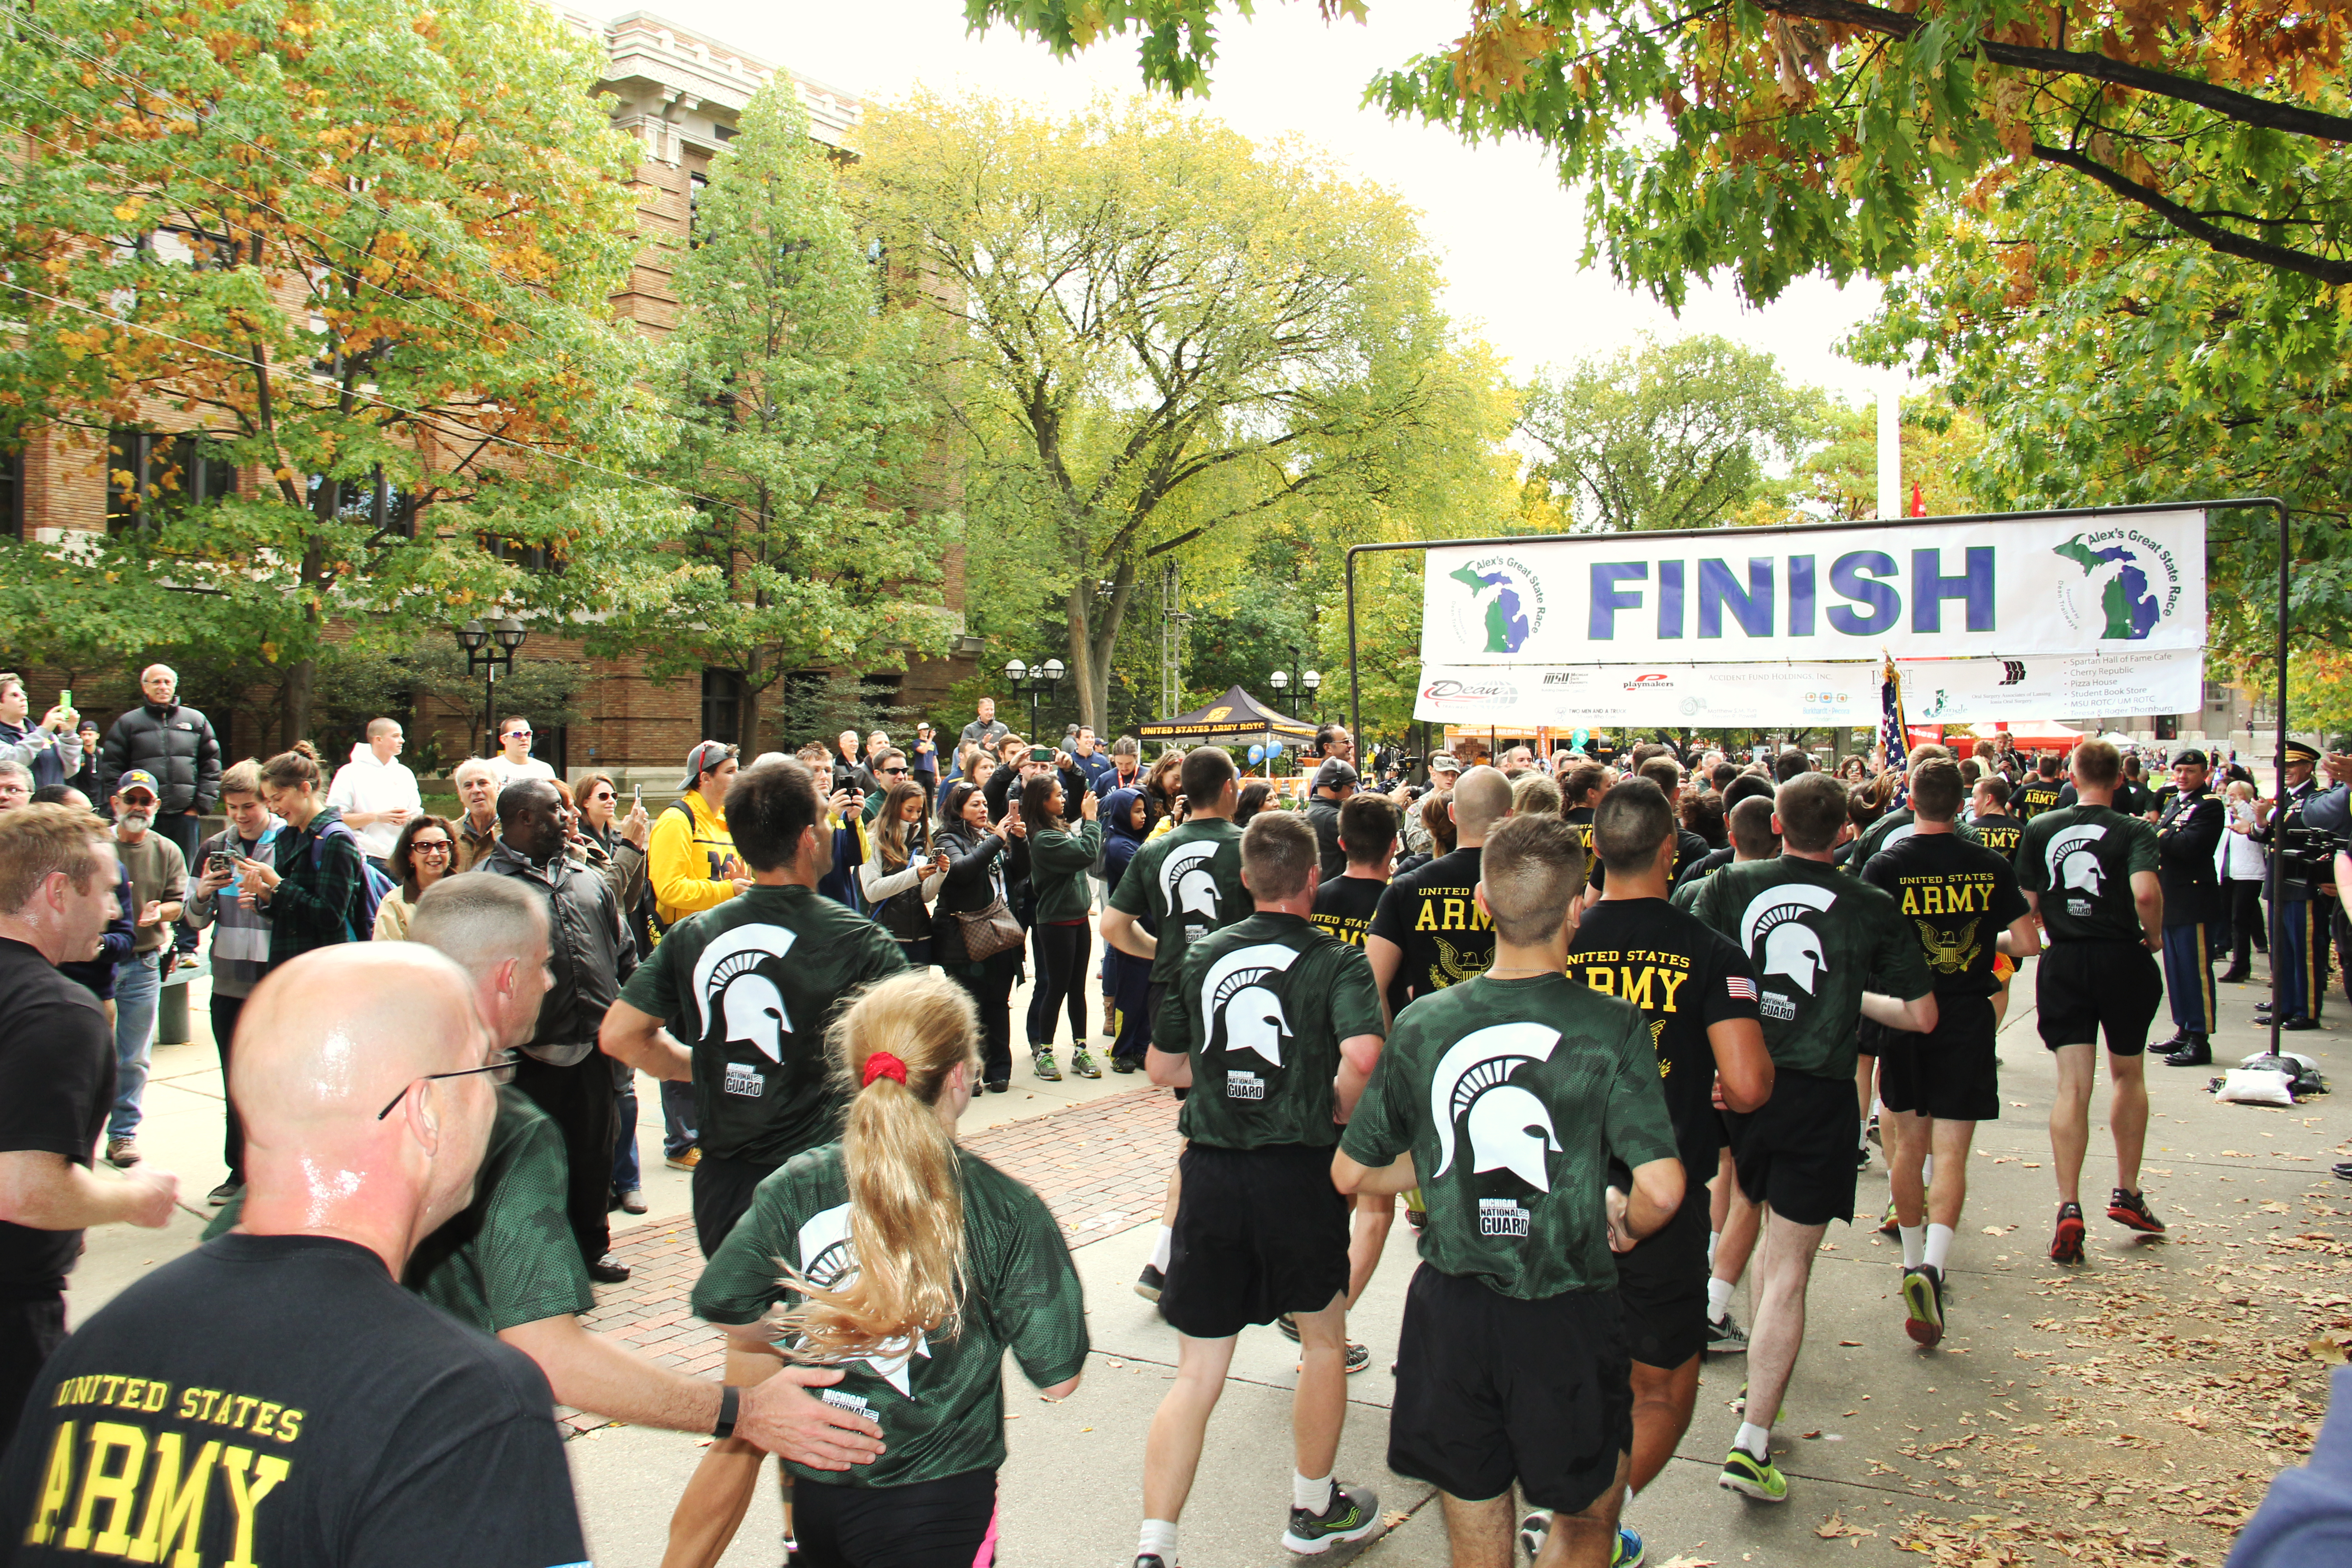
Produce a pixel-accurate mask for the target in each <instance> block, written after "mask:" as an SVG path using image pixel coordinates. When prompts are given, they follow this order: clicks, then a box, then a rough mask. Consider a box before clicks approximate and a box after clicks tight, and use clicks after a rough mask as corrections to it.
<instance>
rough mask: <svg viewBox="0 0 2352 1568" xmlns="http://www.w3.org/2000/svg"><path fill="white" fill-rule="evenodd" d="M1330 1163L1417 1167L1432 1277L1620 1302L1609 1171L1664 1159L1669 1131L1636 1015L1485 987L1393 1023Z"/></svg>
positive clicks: (1453, 992) (1473, 985)
mask: <svg viewBox="0 0 2352 1568" xmlns="http://www.w3.org/2000/svg"><path fill="white" fill-rule="evenodd" d="M1339 1148H1340V1150H1341V1152H1344V1153H1346V1154H1347V1156H1348V1157H1349V1159H1351V1160H1354V1161H1355V1162H1356V1163H1359V1164H1362V1165H1371V1166H1380V1165H1386V1164H1388V1163H1391V1162H1392V1161H1393V1160H1395V1159H1396V1157H1397V1156H1398V1155H1400V1154H1403V1153H1408V1152H1409V1153H1411V1154H1412V1166H1413V1172H1414V1173H1415V1174H1416V1175H1417V1176H1419V1177H1420V1180H1421V1195H1422V1200H1423V1203H1425V1204H1426V1205H1428V1223H1427V1224H1426V1225H1424V1226H1423V1227H1422V1232H1421V1256H1422V1258H1423V1259H1424V1260H1425V1261H1426V1262H1427V1263H1428V1264H1429V1265H1430V1267H1431V1268H1436V1269H1438V1270H1440V1271H1441V1272H1444V1273H1446V1274H1453V1275H1458V1276H1461V1277H1463V1278H1465V1279H1476V1280H1478V1281H1479V1282H1481V1283H1482V1284H1484V1285H1486V1287H1487V1288H1488V1289H1493V1290H1495V1291H1496V1292H1498V1293H1500V1294H1502V1295H1505V1296H1512V1297H1517V1298H1518V1299H1520V1300H1542V1299H1543V1298H1545V1297H1549V1296H1558V1295H1561V1294H1564V1293H1566V1292H1568V1291H1570V1290H1613V1289H1616V1288H1617V1264H1616V1260H1615V1258H1614V1255H1613V1254H1612V1253H1611V1252H1610V1250H1609V1223H1608V1216H1607V1214H1606V1211H1605V1210H1604V1208H1603V1198H1602V1193H1603V1190H1604V1189H1605V1188H1606V1186H1607V1184H1608V1173H1609V1160H1610V1157H1611V1156H1612V1155H1614V1156H1615V1157H1616V1158H1618V1159H1620V1160H1622V1161H1623V1162H1624V1163H1626V1164H1628V1165H1643V1164H1647V1163H1649V1162H1651V1161H1653V1160H1665V1159H1672V1158H1673V1157H1674V1156H1675V1130H1674V1126H1673V1124H1672V1122H1671V1121H1669V1120H1668V1118H1667V1114H1666V1097H1665V1094H1664V1091H1663V1090H1662V1089H1660V1088H1659V1087H1658V1058H1657V1053H1656V1052H1655V1051H1654V1050H1653V1049H1652V1048H1651V1046H1650V1026H1649V1025H1648V1024H1647V1023H1646V1022H1644V1021H1643V1017H1642V1014H1641V1011H1640V1010H1639V1009H1638V1008H1635V1007H1632V1006H1629V1005H1626V1004H1625V1003H1622V1002H1620V1001H1617V1000H1615V999H1613V998H1612V997H1608V996H1603V995H1601V994H1599V993H1598V992H1594V991H1590V990H1587V989H1586V988H1585V987H1584V986H1582V985H1580V984H1577V983H1576V982H1575V981H1573V980H1570V979H1569V978H1568V977H1567V976H1566V975H1562V974H1539V975H1536V976H1534V977H1532V978H1530V979H1525V980H1494V979H1489V978H1487V977H1486V976H1483V975H1482V976H1480V977H1478V978H1476V979H1475V980H1466V981H1464V982H1463V983H1462V984H1459V985H1450V986H1448V987H1446V988H1445V989H1444V990H1443V991H1439V992H1437V993H1435V994H1433V995H1429V996H1424V997H1422V998H1421V999H1420V1000H1418V1001H1416V1002H1414V1003H1413V1004H1412V1005H1411V1006H1410V1007H1407V1008H1406V1009H1405V1010H1404V1011H1403V1013H1402V1014H1401V1015H1399V1016H1398V1017H1397V1020H1396V1026H1395V1032H1394V1033H1392V1034H1391V1036H1390V1037H1389V1040H1388V1045H1387V1047H1386V1048H1385V1049H1383V1050H1382V1051H1381V1061H1380V1066H1379V1067H1377V1068H1374V1069H1373V1070H1372V1081H1371V1083H1370V1086H1368V1087H1367V1088H1366V1089H1365V1090H1364V1097H1363V1099H1362V1100H1360V1101H1358V1102H1357V1105H1356V1114H1355V1116H1354V1118H1353V1119H1352V1120H1350V1121H1349V1123H1348V1128H1347V1131H1346V1132H1345V1133H1344V1134H1343V1135H1342V1136H1341V1138H1340V1140H1339Z"/></svg>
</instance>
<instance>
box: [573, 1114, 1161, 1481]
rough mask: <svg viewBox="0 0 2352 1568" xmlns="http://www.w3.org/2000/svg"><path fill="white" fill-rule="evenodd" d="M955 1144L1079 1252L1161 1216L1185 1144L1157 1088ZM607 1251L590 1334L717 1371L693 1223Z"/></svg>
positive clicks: (717, 1350) (718, 1352) (668, 1226)
mask: <svg viewBox="0 0 2352 1568" xmlns="http://www.w3.org/2000/svg"><path fill="white" fill-rule="evenodd" d="M961 1142H962V1144H963V1146H964V1147H965V1148H967V1149H969V1150H971V1152H973V1153H975V1154H978V1155H980V1156H981V1157H982V1159H985V1160H987V1161H988V1162H989V1163H992V1164H993V1165H995V1166H996V1167H997V1168H998V1169H999V1170H1001V1171H1003V1172H1004V1173H1006V1174H1008V1175H1011V1176H1016V1177H1018V1178H1019V1179H1021V1180H1022V1181H1024V1182H1026V1183H1028V1184H1030V1185H1031V1186H1032V1187H1034V1188H1035V1189H1036V1190H1037V1194H1038V1196H1040V1197H1042V1198H1044V1199H1045V1206H1046V1207H1048V1208H1050V1209H1051V1210H1053V1212H1054V1217H1055V1219H1056V1220H1058V1221H1060V1222H1061V1226H1062V1234H1063V1235H1064V1236H1065V1237H1067V1238H1068V1239H1069V1241H1070V1242H1071V1244H1072V1245H1074V1246H1076V1245H1083V1244H1084V1243H1086V1242H1089V1241H1098V1240H1100V1239H1101V1238H1102V1237H1106V1236H1111V1235H1114V1234H1116V1233H1117V1232H1118V1231H1122V1230H1125V1229H1126V1228H1127V1227H1128V1226H1133V1225H1140V1224H1142V1223H1143V1222H1144V1221H1146V1220H1150V1219H1157V1218H1158V1217H1159V1215H1160V1202H1161V1200H1162V1199H1163V1198H1164V1197H1165V1196H1166V1194H1167V1190H1168V1172H1169V1170H1170V1168H1171V1166H1172V1165H1173V1164H1174V1163H1175V1160H1176V1153H1177V1150H1178V1149H1179V1147H1180V1146H1181V1140H1179V1139H1178V1137H1177V1136H1176V1097H1175V1096H1174V1095H1172V1094H1171V1093H1170V1092H1169V1091H1168V1090H1166V1089H1135V1090H1131V1091H1130V1092H1129V1093H1126V1094H1111V1095H1105V1096H1104V1097H1102V1098H1101V1099H1099V1100H1088V1101H1087V1102H1086V1103H1085V1104H1083V1105H1073V1106H1069V1107H1067V1108H1066V1109H1064V1110H1053V1111H1048V1112H1046V1113H1045V1115H1043V1116H1032V1117H1027V1118H1024V1119H1023V1120H1021V1121H1007V1122H1003V1123H1001V1124H1000V1125H998V1126H995V1127H991V1128H988V1129H986V1130H984V1131H979V1132H974V1133H972V1134H971V1135H970V1136H968V1137H966V1138H964V1139H962V1140H961ZM613 1251H614V1255H615V1257H616V1258H618V1260H619V1261H621V1262H623V1263H625V1264H627V1265H628V1266H629V1270H630V1272H629V1278H628V1279H626V1280H625V1281H623V1282H622V1283H621V1284H618V1285H604V1286H599V1287H598V1288H597V1290H596V1310H594V1311H593V1312H591V1313H589V1314H588V1316H587V1317H586V1319H584V1320H583V1321H585V1323H586V1324H587V1326H588V1327H589V1328H590V1329H592V1330H593V1331H596V1332H598V1333H604V1334H610V1335H612V1336H614V1338H616V1339H618V1340H619V1341H620V1342H622V1343H623V1344H625V1345H627V1346H628V1347H629V1348H630V1349H632V1350H634V1351H636V1352H638V1353H639V1354H641V1355H644V1356H646V1358H647V1359H648V1360H651V1361H653V1362H655V1363H658V1364H660V1365H662V1366H673V1367H676V1368H677V1370H678V1371H680V1372H683V1373H689V1374H691V1375H694V1376H698V1377H699V1376H706V1375H709V1374H710V1373H716V1372H717V1371H718V1370H719V1365H720V1363H722V1362H724V1361H725V1359H726V1346H725V1340H724V1336H722V1335H721V1334H720V1332H719V1331H718V1330H717V1329H714V1328H712V1327H710V1326H709V1324H707V1323H704V1322H702V1321H699V1320H698V1319H697V1318H696V1317H695V1316H694V1314H693V1312H692V1311H691V1310H689V1309H688V1306H687V1294H688V1291H690V1290H691V1289H693V1288H694V1281H695V1279H696V1278H697V1277H698V1276H699V1275H700V1274H701V1272H702V1253H701V1251H700V1249H699V1248H698V1247H696V1245H695V1240H694V1225H693V1222H692V1221H691V1220H690V1219H688V1217H687V1216H685V1215H678V1216H677V1217H676V1218H674V1219H664V1220H656V1221H654V1222H652V1223H650V1224H646V1225H640V1226H631V1227H630V1228H629V1229H627V1230H619V1231H614V1233H613ZM559 1415H560V1419H561V1424H562V1426H563V1428H564V1430H565V1434H566V1435H567V1436H577V1435H578V1434H580V1433H582V1432H585V1431H588V1430H590V1429H592V1428H593V1427H597V1426H606V1425H609V1423H608V1422H607V1421H606V1420H605V1419H604V1417H603V1416H601V1415H587V1414H585V1413H583V1412H581V1411H576V1410H572V1409H568V1408H566V1409H562V1410H561V1411H560V1412H559Z"/></svg>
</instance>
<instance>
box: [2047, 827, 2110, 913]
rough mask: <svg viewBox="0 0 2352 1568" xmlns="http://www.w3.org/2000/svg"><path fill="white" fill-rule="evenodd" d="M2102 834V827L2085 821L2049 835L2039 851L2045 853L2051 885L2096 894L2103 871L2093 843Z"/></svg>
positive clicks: (2101, 886)
mask: <svg viewBox="0 0 2352 1568" xmlns="http://www.w3.org/2000/svg"><path fill="white" fill-rule="evenodd" d="M2106 836H2107V830H2106V829H2105V828H2104V827H2098V826H2087V825H2083V826H2073V827H2069V828H2067V829H2066V830H2065V831H2064V832H2063V833H2058V834H2053V835H2052V837H2051V839H2050V843H2049V846H2048V847H2047V848H2046V849H2045V850H2044V851H2043V853H2044V854H2045V855H2046V856H2047V857H2048V859H2047V862H2046V864H2047V865H2048V866H2049V868H2050V880H2051V883H2052V885H2053V886H2054V887H2058V888H2062V889H2068V890H2073V891H2081V892H2084V893H2088V894H2089V895H2090V896H2091V897H2093V898H2097V897H2098V896H2099V889H2102V888H2103V887H2105V885H2106V876H2107V874H2106V869H2105V868H2104V867H2102V866H2101V865H2100V864H2099V853H2098V850H2097V849H2096V848H2095V847H2094V846H2095V845H2096V844H2097V843H2098V841H2099V840H2100V839H2102V838H2105V837H2106Z"/></svg>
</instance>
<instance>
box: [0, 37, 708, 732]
mask: <svg viewBox="0 0 2352 1568" xmlns="http://www.w3.org/2000/svg"><path fill="white" fill-rule="evenodd" d="M600 64H601V59H600V58H599V57H598V55H597V54H596V53H595V51H594V50H593V48H592V47H591V46H590V45H589V44H588V43H587V42H586V41H585V40H583V39H582V38H581V37H578V35H576V34H575V33H574V32H572V30H571V29H569V28H568V27H566V26H564V25H563V24H562V22H561V21H560V20H558V19H557V18H556V16H554V15H553V14H552V13H551V12H549V11H548V10H547V9H545V8H544V7H543V6H541V5H536V4H534V3H533V0H446V3H443V4H440V5H437V6H435V7H432V8H428V7H427V6H426V5H424V4H422V3H421V0H348V3H346V4H341V5H336V6H334V7H331V8H330V7H326V6H321V5H313V4H310V3H308V0H200V3H197V4H193V5H186V6H183V7H180V8H178V9H176V10H162V11H159V10H158V9H157V8H155V7H153V6H151V5H144V4H141V3H139V0H55V3H54V4H44V5H40V6H39V7H37V8H35V7H25V6H19V7H16V9H15V10H14V11H13V12H12V13H11V25H10V26H9V28H8V29H7V31H6V34H5V38H0V106H5V119H6V120H7V121H9V123H10V125H11V127H12V129H14V130H16V131H17V132H20V133H21V136H22V141H21V142H20V143H19V148H18V152H17V154H16V160H15V162H14V163H13V164H12V167H11V172H10V178H9V179H8V181H7V182H6V183H5V185H0V215H5V225H0V321H5V322H6V324H7V327H8V331H7V334H6V337H5V342H0V435H4V436H5V437H10V438H23V437H25V436H26V434H27V433H29V432H32V431H35V430H38V429H43V428H46V430H47V431H48V432H50V433H51V434H52V435H54V436H55V437H57V438H58V439H59V440H60V441H62V442H63V443H64V444H65V445H67V446H68V447H74V448H79V450H82V451H84V452H87V453H88V454H89V458H90V462H91V466H92V468H103V469H104V470H105V472H106V475H107V481H108V487H109V494H110V503H111V504H110V513H111V520H110V527H109V529H108V531H105V532H104V533H91V534H78V535H69V536H68V541H67V542H65V543H62V544H54V545H47V546H35V545H10V546H7V547H5V562H6V569H5V571H0V583H5V587H0V615H5V616H6V617H7V618H8V619H10V620H12V621H14V620H17V619H19V618H20V617H22V618H25V619H37V618H47V620H48V621H50V622H51V623H52V624H54V625H55V626H58V635H59V636H60V637H64V638H66V639H67V640H68V641H72V642H78V643H79V644H82V645H85V646H87V645H92V644H95V645H100V646H104V647H110V648H113V649H117V650H121V652H124V653H131V652H135V651H136V650H138V649H141V648H143V647H149V646H152V645H153V644H155V643H158V642H162V643H172V644H178V645H182V646H184V647H197V648H211V649H215V650H217V651H218V655H219V657H220V658H223V659H240V658H242V659H251V658H256V657H257V658H258V660H259V662H260V663H261V664H263V665H266V666H268V667H270V668H272V669H274V670H277V671H282V672H283V678H282V680H281V681H279V682H278V683H277V684H278V685H279V687H280V689H282V693H283V703H282V711H281V713H280V715H279V718H280V728H281V733H282V735H283V736H284V737H285V738H287V739H291V738H292V737H294V736H296V735H300V734H306V733H308V732H309V731H310V709H311V703H312V700H313V693H314V691H315V689H316V675H317V668H318V666H317V660H318V658H319V654H320V647H322V646H323V644H324V642H325V640H326V633H327V628H328V626H329V624H330V623H331V622H332V621H337V620H342V621H347V622H349V623H351V624H352V625H353V626H356V627H357V629H358V631H359V634H360V636H361V637H362V639H363V640H381V641H383V643H385V644H386V645H387V646H396V645H397V644H398V643H400V642H401V641H402V640H403V639H404V637H406V636H407V635H408V634H409V633H411V632H413V631H414V630H415V628H416V627H418V626H423V625H425V624H429V623H436V622H442V621H446V619H448V618H449V617H451V616H465V615H468V614H479V613H481V611H482V610H483V609H484V608H486V607H488V606H491V605H498V606H501V607H502V608H506V609H511V610H516V611H520V612H524V613H536V614H540V615H546V616H565V615H569V614H572V613H574V612H577V611H582V610H586V609H589V608H592V607H593V608H598V609H602V608H605V607H608V606H610V605H614V604H616V603H617V604H622V605H626V604H628V603H630V602H631V601H632V600H633V599H635V597H638V596H640V595H644V594H645V593H646V592H647V591H648V587H649V586H650V587H657V586H658V584H650V585H649V584H646V583H644V582H643V581H642V580H641V579H640V578H639V576H638V575H637V574H632V573H630V572H628V571H626V570H625V569H624V568H625V566H626V564H627V563H629V562H631V561H633V560H634V559H635V558H636V553H637V552H638V550H639V548H640V546H641V545H642V544H643V543H644V542H646V541H648V540H650V539H652V538H655V537H657V536H658V535H659V533H660V532H661V531H663V530H664V529H665V528H666V527H667V524H668V523H669V522H670V521H672V520H673V519H674V518H675V516H676V515H677V510H678V509H677V506H676V503H675V500H674V499H673V498H672V497H671V496H669V495H668V494H667V492H666V491H664V490H662V489H658V488H656V487H648V486H646V485H642V484H637V483H634V482H631V481H629V480H628V479H625V477H623V476H622V475H621V474H620V472H619V471H620V470H623V469H625V468H630V467H633V466H635V465H638V464H640V463H641V462H642V461H643V460H644V458H646V455H647V454H648V452H649V450H650V449H651V447H652V444H653V439H654V437H655V436H656V434H657V433H658V428H659V426H658V424H657V422H656V421H655V420H654V419H653V418H652V417H651V416H650V413H649V411H648V410H647V409H646V407H645V406H643V399H642V398H641V397H640V396H639V395H636V394H635V393H634V392H633V390H632V385H633V380H634V377H635V373H636V369H637V366H638V363H639V353H638V351H637V348H636V341H635V338H634V336H633V335H632V334H630V333H627V332H624V331H620V330H618V329H617V328H616V327H615V325H614V321H613V320H612V317H611V311H610V308H609V306H608V304H607V298H608V296H609V295H610V293H611V292H612V291H613V290H614V289H615V288H617V287H618V286H619V284H620V283H621V281H622V280H623V279H625V276H626V273H627V268H628V267H629V265H630V261H631V258H632V255H633V252H634V251H635V246H636V240H637V231H636V218H635V208H634V202H633V199H632V198H631V196H630V195H629V194H628V191H627V189H626V186H625V181H626V180H627V179H628V177H629V176H630V174H631V173H632V172H633V170H634V166H635V153H634V149H633V146H632V144H631V143H630V142H629V141H628V140H627V139H626V138H625V137H624V136H622V135H621V134H619V133H618V132H614V130H613V129H612V128H611V127H610V125H609V124H608V123H607V121H606V118H605V113H604V109H603V108H602V107H601V106H600V105H599V104H598V103H597V102H596V101H595V100H593V99H592V98H591V97H590V90H589V89H591V87H592V86H593V83H594V81H595V79H596V73H597V69H598V67H599V65H600ZM551 565H556V566H560V568H561V569H560V570H549V569H545V568H547V567H549V566H551Z"/></svg>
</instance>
